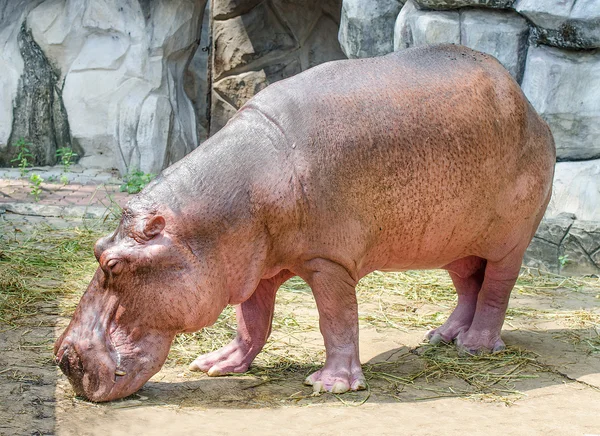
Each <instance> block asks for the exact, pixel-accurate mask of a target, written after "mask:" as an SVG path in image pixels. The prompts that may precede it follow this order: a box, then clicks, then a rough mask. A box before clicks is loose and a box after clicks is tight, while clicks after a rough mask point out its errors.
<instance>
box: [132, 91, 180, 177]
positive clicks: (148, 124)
mask: <svg viewBox="0 0 600 436" xmlns="http://www.w3.org/2000/svg"><path fill="white" fill-rule="evenodd" d="M172 114H173V110H172V109H171V102H170V101H169V99H168V98H166V97H165V96H162V95H157V94H150V96H148V98H146V100H145V101H144V103H143V104H142V108H141V111H140V116H139V124H138V127H137V133H136V142H137V146H138V148H139V150H140V157H139V159H140V160H139V164H138V165H135V163H132V162H131V161H130V166H132V167H135V166H137V168H141V169H142V170H143V171H144V172H147V173H152V174H158V173H159V172H160V170H162V169H163V168H164V167H165V162H166V161H167V147H168V145H169V132H170V130H171V118H172Z"/></svg>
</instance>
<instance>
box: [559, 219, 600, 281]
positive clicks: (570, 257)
mask: <svg viewBox="0 0 600 436" xmlns="http://www.w3.org/2000/svg"><path fill="white" fill-rule="evenodd" d="M599 253H600V222H598V221H596V222H590V221H579V220H576V221H574V222H573V225H572V226H571V228H570V229H569V233H568V234H567V236H566V237H565V238H564V240H563V241H562V242H561V244H560V247H559V249H558V256H559V257H558V259H559V262H558V264H559V273H560V274H563V275H582V274H598V273H600V262H598V261H599V260H600V259H599V256H598V254H599Z"/></svg>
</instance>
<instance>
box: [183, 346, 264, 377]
mask: <svg viewBox="0 0 600 436" xmlns="http://www.w3.org/2000/svg"><path fill="white" fill-rule="evenodd" d="M258 351H260V350H258ZM258 351H256V352H255V351H253V349H252V347H250V346H248V345H247V344H245V343H244V342H243V341H240V340H238V339H237V338H236V339H234V340H233V341H231V342H230V343H229V345H226V346H225V347H223V348H221V349H219V350H217V351H213V352H212V353H207V354H203V355H201V356H198V357H197V358H196V360H194V361H193V362H192V363H191V364H190V366H189V369H190V371H202V372H205V373H206V374H208V376H209V377H218V376H220V375H225V374H231V373H241V372H246V371H247V370H248V368H249V367H250V364H251V363H252V361H253V360H254V358H255V357H256V355H257V354H258Z"/></svg>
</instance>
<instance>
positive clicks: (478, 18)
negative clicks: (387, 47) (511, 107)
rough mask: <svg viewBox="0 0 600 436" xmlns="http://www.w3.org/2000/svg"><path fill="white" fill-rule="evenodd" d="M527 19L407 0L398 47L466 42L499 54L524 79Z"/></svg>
mask: <svg viewBox="0 0 600 436" xmlns="http://www.w3.org/2000/svg"><path fill="white" fill-rule="evenodd" d="M528 34H529V26H528V25H527V21H526V20H525V19H524V18H522V17H521V16H519V15H518V14H516V13H514V12H511V11H499V10H483V9H465V10H461V11H454V10H449V11H429V10H421V9H419V8H418V7H417V6H416V4H415V3H414V1H413V0H409V1H407V2H406V4H405V5H404V7H403V8H402V11H401V12H400V14H399V15H398V18H397V20H396V24H395V28H394V48H395V49H396V50H398V49H402V48H408V47H412V46H420V45H427V44H440V43H450V44H463V45H466V46H467V47H471V48H473V49H474V50H479V51H482V52H485V53H488V54H491V55H492V56H494V57H496V58H497V59H498V60H499V61H500V62H501V63H502V65H504V66H505V67H506V69H508V71H509V72H510V73H511V74H512V75H513V77H514V78H515V79H516V80H517V81H520V80H521V78H522V75H523V70H524V66H525V59H526V55H527V38H528Z"/></svg>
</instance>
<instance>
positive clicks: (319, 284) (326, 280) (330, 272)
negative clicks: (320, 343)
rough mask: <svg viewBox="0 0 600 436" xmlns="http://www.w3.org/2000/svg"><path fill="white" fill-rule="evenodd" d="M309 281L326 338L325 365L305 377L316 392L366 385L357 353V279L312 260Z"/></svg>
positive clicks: (361, 387) (325, 263) (321, 261)
mask: <svg viewBox="0 0 600 436" xmlns="http://www.w3.org/2000/svg"><path fill="white" fill-rule="evenodd" d="M309 268H310V272H309V273H308V274H307V275H306V281H307V282H308V284H309V285H310V287H311V289H312V291H313V295H314V297H315V301H316V303H317V309H318V311H319V327H320V329H321V334H322V335H323V339H324V342H325V352H326V358H325V366H323V368H322V369H320V370H318V371H317V372H315V373H313V374H311V375H310V376H308V377H307V378H306V380H305V381H304V383H305V384H307V385H310V386H312V387H313V390H314V391H315V392H321V391H327V392H332V393H342V392H346V391H348V390H353V391H356V390H360V389H365V388H366V381H365V377H364V375H363V372H362V369H361V366H360V359H359V354H358V307H357V303H356V291H355V286H356V281H355V280H353V279H352V277H350V275H349V274H348V272H347V271H346V269H345V268H343V267H342V266H340V265H338V264H336V263H334V262H330V261H327V260H323V259H318V260H313V261H311V262H310V265H309Z"/></svg>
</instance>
